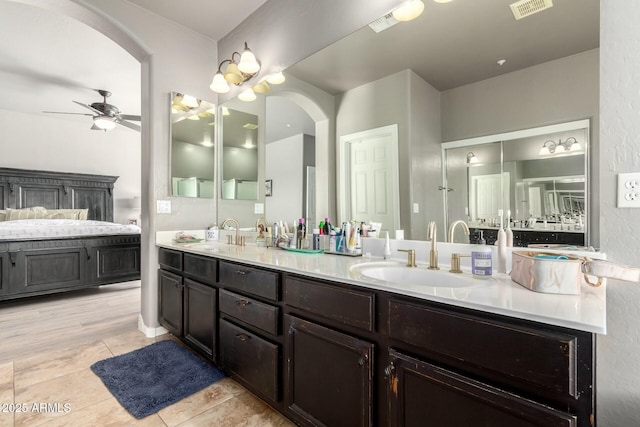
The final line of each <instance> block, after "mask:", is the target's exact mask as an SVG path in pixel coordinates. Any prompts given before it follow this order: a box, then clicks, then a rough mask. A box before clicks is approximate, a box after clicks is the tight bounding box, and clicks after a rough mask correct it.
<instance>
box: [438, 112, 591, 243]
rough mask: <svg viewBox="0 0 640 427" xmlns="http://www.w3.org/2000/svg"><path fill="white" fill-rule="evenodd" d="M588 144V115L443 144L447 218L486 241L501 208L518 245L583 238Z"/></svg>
mask: <svg viewBox="0 0 640 427" xmlns="http://www.w3.org/2000/svg"><path fill="white" fill-rule="evenodd" d="M588 152H589V120H580V121H575V122H569V123H561V124H557V125H551V126H543V127H538V128H532V129H523V130H520V131H514V132H508V133H503V134H499V135H489V136H485V137H479V138H471V139H465V140H459V141H452V142H447V143H444V144H442V162H443V164H444V165H445V168H444V174H443V181H444V182H445V186H446V189H447V191H446V192H445V193H444V194H445V196H444V206H445V218H446V221H447V224H450V223H452V222H454V221H457V220H464V221H466V222H468V224H469V226H470V228H471V229H472V230H474V231H475V232H476V233H478V232H479V231H480V230H482V231H483V234H484V237H485V238H486V240H487V242H488V243H490V244H491V243H493V242H494V241H495V237H496V234H497V230H498V228H499V226H500V213H502V218H503V222H502V226H503V227H507V220H508V219H509V220H510V222H509V226H510V227H511V228H512V229H513V230H514V233H516V234H515V235H516V238H515V244H516V245H517V246H528V245H531V244H570V245H580V246H584V245H588V243H589V226H588V224H589V214H588V210H589V209H588V208H589V204H588V194H589V192H588V191H587V189H588V185H589V179H588V177H589V174H588V169H589V162H588ZM507 218H508V219H507ZM477 237H478V236H477V235H472V241H474V240H475V239H477Z"/></svg>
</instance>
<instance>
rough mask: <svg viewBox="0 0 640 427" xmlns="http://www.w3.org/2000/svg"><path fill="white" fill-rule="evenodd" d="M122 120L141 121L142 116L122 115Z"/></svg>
mask: <svg viewBox="0 0 640 427" xmlns="http://www.w3.org/2000/svg"><path fill="white" fill-rule="evenodd" d="M120 118H121V119H123V120H133V121H134V122H139V121H140V116H132V115H131V114H120Z"/></svg>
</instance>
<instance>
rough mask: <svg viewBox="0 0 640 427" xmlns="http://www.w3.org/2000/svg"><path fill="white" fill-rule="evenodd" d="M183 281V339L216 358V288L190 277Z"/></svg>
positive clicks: (201, 351)
mask: <svg viewBox="0 0 640 427" xmlns="http://www.w3.org/2000/svg"><path fill="white" fill-rule="evenodd" d="M183 281H184V295H183V301H184V325H183V334H184V340H185V341H186V342H188V343H189V344H191V346H192V347H194V348H195V349H196V350H198V351H199V352H200V353H202V354H203V355H204V356H206V357H207V358H209V359H211V360H215V359H216V348H215V346H216V332H217V321H218V320H217V311H216V303H217V294H218V292H217V290H216V289H215V288H213V287H211V286H207V285H204V284H201V283H198V282H195V281H193V280H190V279H186V278H185V279H183Z"/></svg>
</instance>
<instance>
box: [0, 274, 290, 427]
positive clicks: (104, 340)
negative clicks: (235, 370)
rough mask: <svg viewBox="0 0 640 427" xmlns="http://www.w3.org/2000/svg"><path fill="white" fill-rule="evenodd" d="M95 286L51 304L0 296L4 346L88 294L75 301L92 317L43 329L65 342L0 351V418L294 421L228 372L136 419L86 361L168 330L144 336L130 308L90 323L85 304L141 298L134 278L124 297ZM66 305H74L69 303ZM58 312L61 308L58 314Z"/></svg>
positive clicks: (4, 421) (18, 422)
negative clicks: (23, 324)
mask: <svg viewBox="0 0 640 427" xmlns="http://www.w3.org/2000/svg"><path fill="white" fill-rule="evenodd" d="M98 292H99V291H95V292H93V293H91V292H90V293H87V292H83V293H73V294H72V293H68V294H65V296H64V297H58V298H55V299H54V303H53V305H52V302H51V301H49V300H48V299H47V298H36V299H35V300H33V301H29V302H25V301H22V302H20V303H19V304H15V303H9V304H7V303H2V304H0V342H2V344H1V345H2V347H5V346H6V347H5V348H9V347H11V341H12V340H13V341H16V340H21V342H28V341H29V336H30V335H31V336H32V340H35V341H37V340H38V336H39V335H40V334H41V332H39V331H41V330H42V329H46V325H39V324H38V319H40V320H41V321H42V319H43V318H45V317H46V316H47V313H49V315H50V314H51V313H53V312H56V310H57V312H58V315H57V316H56V319H57V321H58V322H59V323H60V324H64V323H65V322H66V321H67V320H69V318H71V317H78V316H79V315H80V313H79V312H78V311H79V310H77V307H83V301H86V299H87V298H92V301H93V302H92V303H91V304H88V305H86V306H84V308H83V309H82V310H89V312H87V313H86V315H87V316H90V317H91V318H92V321H91V322H86V321H85V322H80V325H81V326H77V325H76V326H75V329H74V328H73V327H72V330H71V331H69V330H65V331H57V332H56V331H53V332H46V333H47V334H50V333H53V334H56V333H57V334H61V335H63V336H61V337H60V341H64V342H66V343H67V344H66V345H65V346H64V348H56V346H55V345H50V346H48V347H47V346H45V347H41V348H40V351H33V350H32V351H30V352H29V355H28V356H25V355H23V354H21V353H20V351H19V349H18V348H17V347H19V346H14V350H13V352H12V353H10V354H7V353H5V354H4V357H3V358H0V405H1V406H0V426H3V427H4V426H8V427H13V426H29V427H31V426H39V425H46V426H107V425H114V426H115V425H117V426H123V425H127V426H128V425H141V426H220V427H223V426H229V427H230V426H260V427H262V426H292V425H293V424H292V423H291V422H289V421H288V420H287V419H286V418H284V417H282V416H281V415H280V414H278V413H277V412H275V411H273V410H272V409H271V408H270V407H268V406H267V405H265V404H264V403H263V402H262V401H261V400H259V399H258V398H256V397H254V396H253V395H252V394H251V393H249V392H248V391H247V390H246V389H244V388H243V387H242V386H240V385H239V384H237V383H236V382H235V381H233V380H232V379H230V378H224V379H222V380H220V381H218V382H217V383H215V384H213V385H211V386H209V387H207V388H205V389H204V390H202V391H200V392H198V393H195V394H193V395H191V396H189V397H187V398H185V399H183V400H181V401H180V402H177V403H175V404H174V405H172V406H169V407H167V408H164V409H162V410H161V411H159V412H158V413H156V414H153V415H150V416H148V417H146V418H144V419H142V420H136V419H135V418H133V417H132V416H131V415H130V414H129V413H128V412H127V411H126V410H124V409H123V408H122V407H121V406H120V404H119V403H118V402H117V401H116V399H115V398H114V397H113V396H112V395H111V394H110V393H109V391H108V390H107V388H106V387H105V386H104V385H103V384H102V382H101V381H100V379H99V378H98V377H97V376H96V375H95V374H94V373H93V372H92V371H91V370H90V368H89V367H90V366H91V365H92V364H93V363H94V362H96V361H98V360H102V359H105V358H108V357H112V356H115V355H119V354H123V353H126V352H129V351H132V350H135V349H137V348H140V347H143V346H146V345H149V344H151V343H153V342H155V341H157V340H160V339H172V338H171V337H170V336H169V335H165V336H161V337H158V338H155V339H154V338H146V337H145V336H144V335H143V334H142V333H140V332H139V331H137V328H136V326H135V325H136V324H137V314H131V313H130V314H128V315H127V316H129V317H132V318H131V319H129V321H127V322H126V324H127V325H128V326H126V327H124V326H123V327H121V328H120V329H121V330H120V331H114V330H113V328H109V329H108V332H105V331H99V330H96V329H95V325H96V324H99V323H100V321H99V320H100V319H97V318H96V317H95V310H91V308H90V307H91V306H92V305H95V304H99V305H104V304H107V305H109V304H111V308H112V309H117V307H115V305H117V303H114V301H116V300H121V301H123V302H125V303H126V304H133V305H134V306H135V299H136V298H137V300H138V303H137V304H138V307H139V298H140V291H139V286H137V287H136V286H133V287H132V286H129V287H127V288H125V289H122V290H120V291H119V292H122V293H125V294H124V296H125V297H124V298H123V294H118V292H116V291H111V292H109V294H108V295H106V292H103V293H104V294H105V295H104V296H103V295H98V294H97V293H98ZM96 295H98V297H99V298H96ZM111 297H113V298H112V299H111V300H109V298H111ZM114 298H115V299H114ZM132 299H133V300H134V301H133V302H132V301H131V300H132ZM69 307H73V309H72V310H69ZM65 310H66V311H65ZM92 311H93V313H92ZM65 312H66V313H68V314H66V315H65V314H64V313H65ZM60 313H63V314H60ZM25 316H27V317H29V316H30V317H32V319H30V320H31V321H32V323H31V327H30V328H26V329H25V330H22V331H20V333H13V332H11V327H12V326H15V325H13V323H15V322H16V321H19V320H20V319H22V320H24V317H25ZM119 317H120V316H119ZM16 319H17V320H16ZM120 320H122V319H120ZM105 322H106V321H105ZM47 323H48V322H47ZM71 323H74V322H73V321H71ZM82 326H84V327H89V328H92V329H91V330H92V331H93V333H94V334H95V337H96V339H94V340H87V339H85V338H86V337H85V335H86V334H84V333H83V332H81V331H82V329H83V328H82ZM14 329H15V328H14ZM74 334H77V335H78V336H82V337H85V338H83V339H78V341H77V344H75V345H74V344H73V342H74V338H73V335H74ZM69 343H70V344H69ZM0 355H2V354H1V353H0ZM12 355H13V356H12ZM18 410H22V411H21V412H17V411H18Z"/></svg>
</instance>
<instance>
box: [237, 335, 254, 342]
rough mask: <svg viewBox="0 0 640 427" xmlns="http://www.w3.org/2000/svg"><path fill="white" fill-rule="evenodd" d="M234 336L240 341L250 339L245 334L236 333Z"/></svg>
mask: <svg viewBox="0 0 640 427" xmlns="http://www.w3.org/2000/svg"><path fill="white" fill-rule="evenodd" d="M236 338H238V339H239V340H240V341H248V340H250V339H251V337H250V336H249V335H247V334H236Z"/></svg>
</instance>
